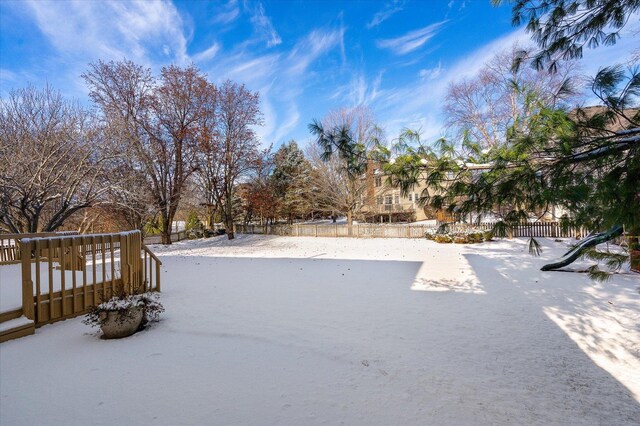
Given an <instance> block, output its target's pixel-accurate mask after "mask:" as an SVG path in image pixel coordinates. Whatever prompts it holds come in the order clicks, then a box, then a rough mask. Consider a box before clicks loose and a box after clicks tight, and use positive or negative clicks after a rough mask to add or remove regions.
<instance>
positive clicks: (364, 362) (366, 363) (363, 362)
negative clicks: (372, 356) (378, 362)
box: [360, 359, 369, 367]
mask: <svg viewBox="0 0 640 426" xmlns="http://www.w3.org/2000/svg"><path fill="white" fill-rule="evenodd" d="M360 362H361V363H362V365H364V366H365V367H368V366H369V361H367V360H366V359H363V360H362V361H360Z"/></svg>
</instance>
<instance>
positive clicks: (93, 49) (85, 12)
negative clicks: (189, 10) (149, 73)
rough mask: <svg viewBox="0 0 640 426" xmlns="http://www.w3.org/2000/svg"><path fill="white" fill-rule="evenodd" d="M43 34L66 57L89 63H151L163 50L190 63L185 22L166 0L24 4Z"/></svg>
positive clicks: (36, 2)
mask: <svg viewBox="0 0 640 426" xmlns="http://www.w3.org/2000/svg"><path fill="white" fill-rule="evenodd" d="M26 5H27V6H28V7H29V9H30V10H31V12H32V13H33V16H34V17H35V20H36V24H37V25H38V27H39V29H40V31H41V32H42V33H43V34H44V35H45V36H46V37H47V38H48V40H49V41H50V43H51V44H52V45H53V47H54V48H55V49H56V50H57V51H58V52H59V53H60V54H63V55H65V57H67V58H68V59H72V60H74V59H75V60H78V61H81V62H84V63H85V64H86V62H89V61H92V60H95V59H98V58H101V59H122V58H124V57H127V58H130V59H132V60H135V61H137V62H142V63H145V64H147V65H149V64H150V63H152V62H153V61H154V60H156V59H158V58H157V56H158V55H157V52H162V53H163V54H164V55H163V56H168V58H166V57H165V58H163V59H164V60H165V61H166V60H167V59H169V60H171V61H173V62H177V63H185V62H187V59H188V56H187V38H186V37H185V35H184V26H183V21H182V18H181V16H180V14H179V13H178V11H177V9H176V8H175V6H174V5H173V4H172V3H167V2H147V1H128V2H100V3H98V2H89V1H86V2H85V1H75V2H45V1H35V0H31V1H29V2H27V3H26Z"/></svg>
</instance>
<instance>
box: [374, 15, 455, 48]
mask: <svg viewBox="0 0 640 426" xmlns="http://www.w3.org/2000/svg"><path fill="white" fill-rule="evenodd" d="M445 22H447V21H441V22H436V23H435V24H431V25H427V26H426V27H424V28H420V29H418V30H415V31H411V32H410V33H407V34H405V35H403V36H401V37H397V38H391V39H385V40H378V41H377V42H376V45H377V46H378V47H379V48H381V49H389V50H391V51H392V52H393V53H395V54H396V55H405V54H407V53H409V52H412V51H414V50H416V49H418V48H420V47H421V46H422V45H424V44H425V43H426V42H427V41H429V40H430V39H431V38H432V37H433V36H434V35H436V33H437V32H438V30H440V28H441V27H442V25H444V23H445Z"/></svg>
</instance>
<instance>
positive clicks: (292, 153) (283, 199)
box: [271, 140, 311, 223]
mask: <svg viewBox="0 0 640 426" xmlns="http://www.w3.org/2000/svg"><path fill="white" fill-rule="evenodd" d="M274 163H275V164H274V170H273V174H272V175H271V180H272V184H273V189H274V194H275V196H276V197H277V199H278V204H279V209H278V210H279V215H280V216H281V217H284V218H286V219H287V221H288V223H292V222H293V219H294V218H298V217H303V216H304V215H305V214H307V213H308V212H309V209H310V203H309V197H308V192H307V189H308V187H309V184H310V176H311V165H310V164H309V162H308V161H307V160H306V158H305V157H304V153H303V152H302V151H301V150H300V149H299V148H298V145H297V144H296V142H295V141H293V140H292V141H290V142H289V143H288V144H284V145H282V146H281V147H280V149H278V151H277V152H276V153H275V156H274Z"/></svg>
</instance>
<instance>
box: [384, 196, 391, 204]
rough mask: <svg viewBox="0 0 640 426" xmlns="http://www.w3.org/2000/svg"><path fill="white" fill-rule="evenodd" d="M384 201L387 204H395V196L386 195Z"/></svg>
mask: <svg viewBox="0 0 640 426" xmlns="http://www.w3.org/2000/svg"><path fill="white" fill-rule="evenodd" d="M384 203H385V204H393V197H392V196H391V195H385V196H384Z"/></svg>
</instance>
